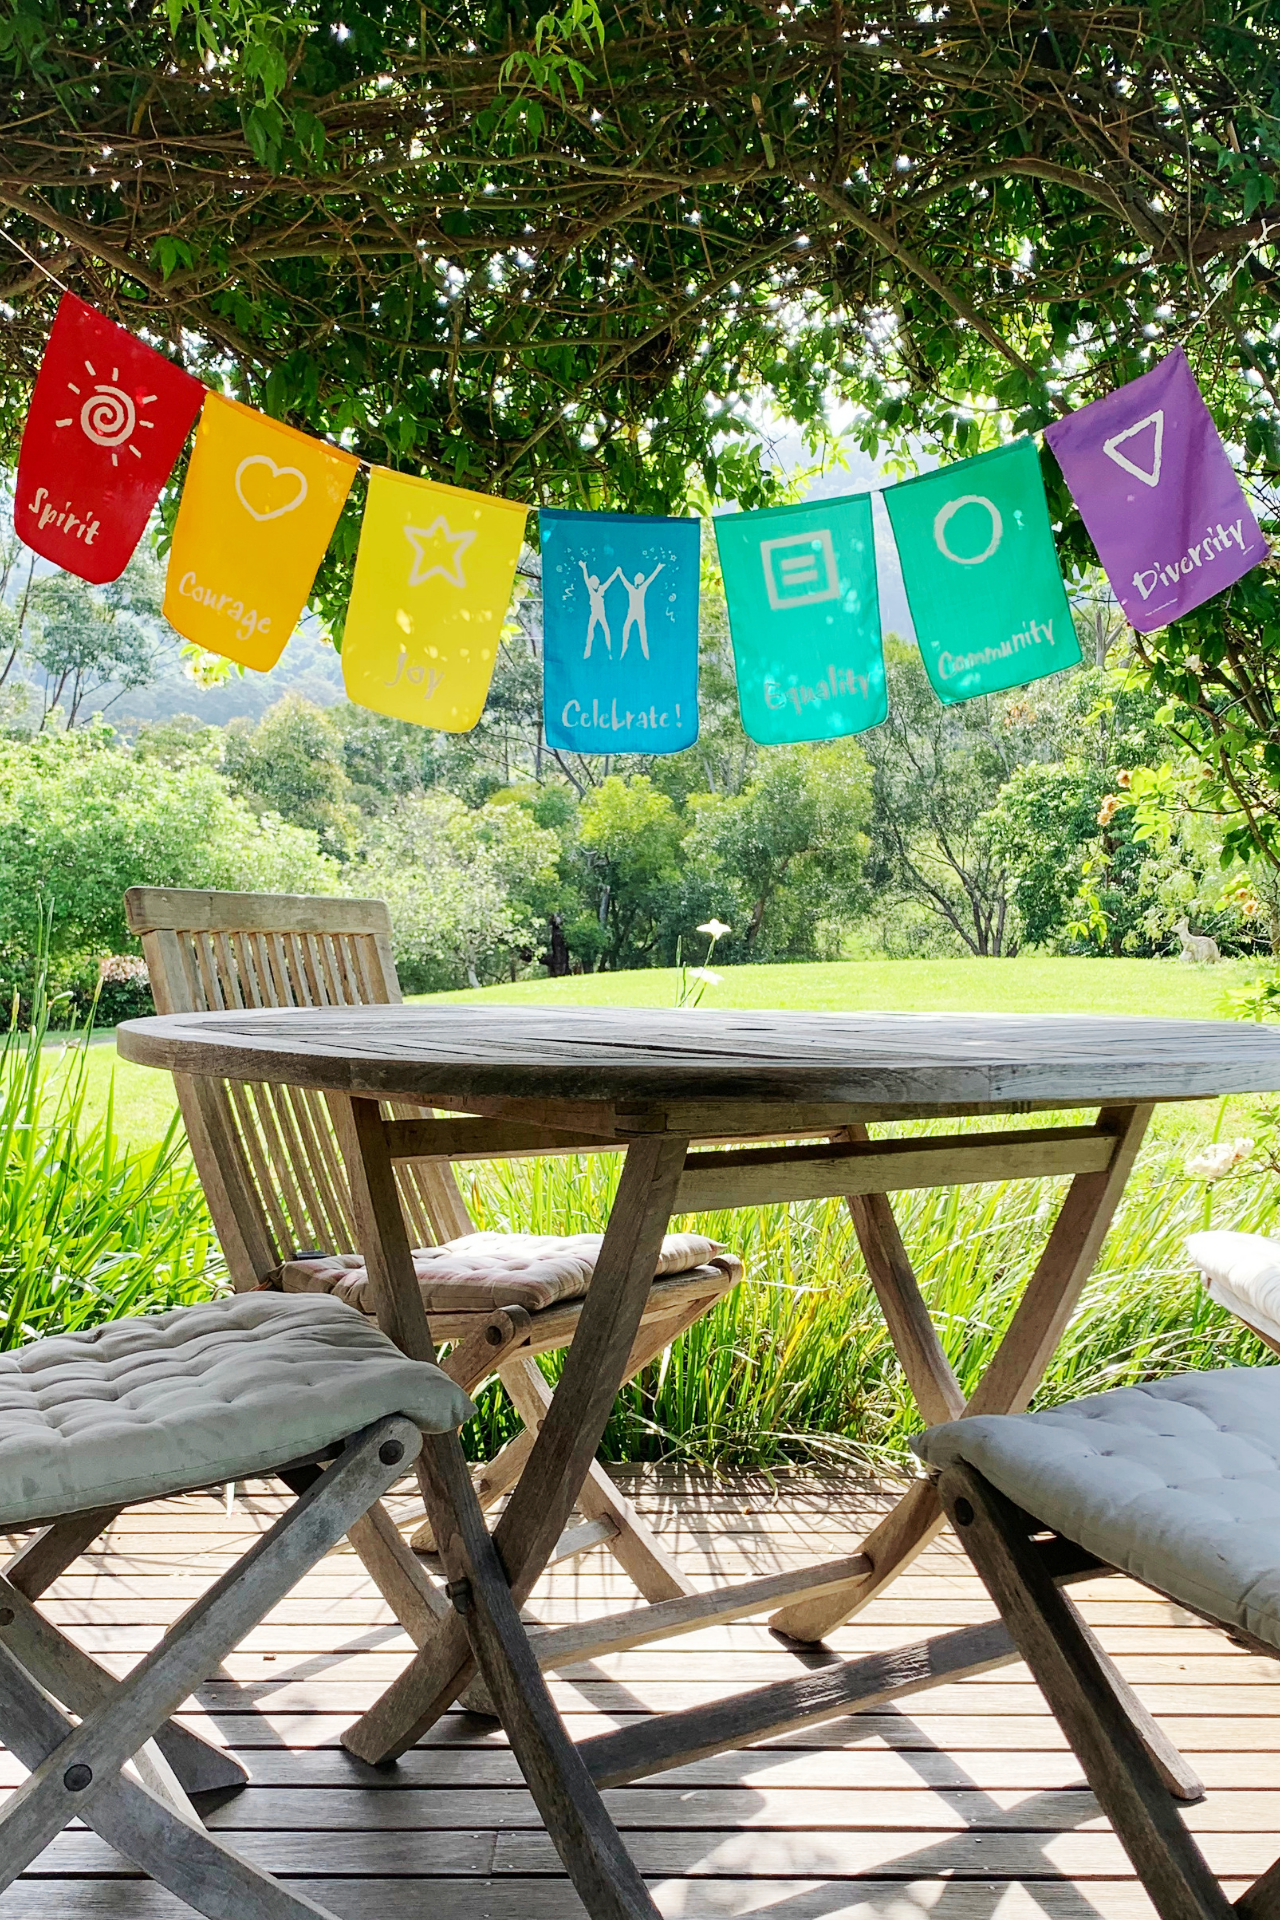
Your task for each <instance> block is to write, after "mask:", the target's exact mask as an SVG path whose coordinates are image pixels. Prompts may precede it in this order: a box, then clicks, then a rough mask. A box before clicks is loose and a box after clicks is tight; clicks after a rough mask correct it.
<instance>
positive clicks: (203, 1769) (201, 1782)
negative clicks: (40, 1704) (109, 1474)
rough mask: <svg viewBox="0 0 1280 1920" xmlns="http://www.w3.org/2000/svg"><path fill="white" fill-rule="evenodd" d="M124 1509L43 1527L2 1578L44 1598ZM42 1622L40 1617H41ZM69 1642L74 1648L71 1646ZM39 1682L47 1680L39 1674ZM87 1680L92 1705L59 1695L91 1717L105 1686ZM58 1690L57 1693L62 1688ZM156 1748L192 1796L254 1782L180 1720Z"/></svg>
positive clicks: (103, 1677) (109, 1680)
mask: <svg viewBox="0 0 1280 1920" xmlns="http://www.w3.org/2000/svg"><path fill="white" fill-rule="evenodd" d="M120 1511H121V1509H120V1508H119V1507H97V1508H95V1509H93V1511H91V1512H88V1513H77V1514H72V1515H71V1517H70V1518H69V1519H67V1520H57V1521H55V1522H54V1524H53V1525H52V1526H50V1527H44V1528H42V1530H41V1531H40V1532H39V1533H37V1534H35V1535H33V1537H32V1538H31V1539H30V1540H28V1542H27V1544H26V1545H25V1547H22V1548H21V1549H20V1550H19V1552H17V1553H15V1554H14V1556H13V1558H12V1559H11V1560H10V1561H9V1562H8V1564H7V1566H6V1567H5V1569H4V1572H3V1575H2V1576H0V1579H2V1580H3V1581H5V1582H7V1583H8V1584H9V1586H10V1587H11V1588H12V1589H13V1590H14V1591H16V1592H17V1593H18V1594H21V1595H22V1596H23V1597H24V1598H25V1599H26V1600H28V1601H31V1600H36V1599H38V1598H39V1597H40V1595H41V1594H42V1593H44V1592H46V1591H47V1589H48V1588H49V1587H51V1586H52V1585H53V1583H54V1581H55V1580H57V1579H58V1578H59V1577H60V1576H61V1575H62V1574H64V1573H65V1572H66V1570H67V1568H68V1567H69V1566H72V1565H73V1564H74V1562H75V1561H76V1560H78V1559H79V1558H80V1555H81V1554H82V1553H83V1552H84V1551H85V1549H86V1547H88V1546H90V1545H92V1543H93V1541H95V1540H96V1539H97V1538H98V1535H99V1534H100V1533H105V1531H106V1530H107V1528H108V1527H109V1526H110V1525H111V1523H112V1521H113V1520H114V1519H115V1517H116V1515H117V1514H118V1513H119V1512H120ZM36 1618H37V1619H39V1618H40V1616H39V1615H36ZM42 1624H44V1623H42ZM65 1644H66V1645H68V1646H69V1645H70V1642H66V1643H65ZM74 1652H75V1653H76V1655H77V1656H78V1657H80V1658H83V1659H84V1660H85V1662H86V1663H87V1667H88V1668H91V1669H92V1670H93V1673H94V1674H95V1675H97V1676H100V1685H101V1686H105V1687H107V1688H111V1687H114V1686H115V1684H116V1683H115V1679H114V1677H113V1676H112V1675H110V1674H108V1673H106V1672H105V1671H104V1670H103V1669H102V1668H101V1667H99V1666H98V1664H97V1662H96V1661H93V1660H89V1658H88V1656H87V1655H83V1656H80V1654H79V1649H78V1648H76V1649H74ZM27 1664H28V1666H30V1664H31V1663H30V1662H29V1661H28V1662H27ZM32 1671H33V1672H35V1669H34V1668H32ZM36 1678H37V1679H40V1678H41V1676H40V1674H39V1673H37V1674H36ZM84 1682H85V1692H84V1698H85V1701H86V1702H87V1704H85V1705H79V1704H77V1702H76V1701H75V1700H72V1699H70V1698H69V1697H68V1696H66V1695H61V1696H59V1697H60V1698H65V1699H66V1701H67V1705H68V1706H69V1707H71V1708H72V1710H73V1711H74V1712H76V1713H87V1712H88V1711H89V1706H90V1705H91V1704H92V1703H93V1701H94V1700H95V1699H97V1698H100V1697H101V1694H100V1692H99V1693H98V1694H95V1693H94V1692H93V1687H94V1685H97V1684H99V1682H95V1681H90V1680H89V1679H88V1677H87V1674H86V1675H85V1676H84ZM43 1684H49V1683H47V1682H44V1683H43ZM53 1691H55V1692H56V1688H54V1689H53ZM156 1745H157V1746H158V1747H159V1749H160V1751H161V1753H162V1754H163V1755H164V1757H165V1760H166V1761H167V1762H168V1764H169V1765H170V1766H171V1767H172V1768H173V1771H174V1773H175V1774H176V1776H177V1778H178V1782H179V1784H180V1785H181V1787H182V1788H183V1790H184V1792H186V1793H235V1792H237V1791H238V1790H239V1789H240V1788H241V1787H243V1786H244V1784H245V1782H246V1781H247V1780H248V1778H249V1775H248V1773H247V1771H246V1770H245V1768H244V1767H242V1766H241V1764H240V1762H239V1761H238V1760H237V1759H236V1757H235V1755H234V1754H231V1753H227V1752H226V1750H225V1749H224V1748H222V1747H216V1746H214V1745H213V1743H212V1741H209V1740H202V1739H201V1738H200V1736H199V1734H196V1733H192V1732H191V1730H190V1729H189V1728H188V1727H182V1726H179V1725H178V1724H177V1722H176V1721H172V1720H171V1721H170V1722H169V1724H168V1725H167V1726H164V1727H161V1729H160V1731H159V1732H158V1733H157V1735H156Z"/></svg>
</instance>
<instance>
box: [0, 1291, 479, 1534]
mask: <svg viewBox="0 0 1280 1920" xmlns="http://www.w3.org/2000/svg"><path fill="white" fill-rule="evenodd" d="M474 1412H475V1408H474V1407H473V1406H472V1404H471V1402H470V1400H469V1399H468V1398H467V1396H466V1394H465V1393H463V1391H462V1389H461V1388H460V1387H457V1386H455V1385H454V1383H453V1381H452V1380H450V1379H449V1377H448V1375H447V1374H445V1373H442V1372H441V1370H440V1369H439V1367H432V1366H428V1365H426V1364H425V1363H424V1362H422V1361H417V1360H408V1359H406V1358H405V1356H404V1354H402V1353H401V1352H400V1349H399V1348H398V1347H396V1346H394V1345H393V1344H392V1342H391V1341H390V1340H388V1339H387V1338H386V1336H385V1335H384V1334H382V1333H380V1332H379V1331H378V1329H377V1328H376V1327H375V1326H372V1325H371V1324H370V1322H369V1321H368V1320H366V1319H365V1317H364V1316H363V1314H359V1313H357V1312H356V1311H355V1309H354V1308H352V1307H346V1306H343V1305H342V1304H341V1302H340V1301H337V1300H331V1299H329V1298H328V1297H327V1296H325V1295H323V1294H303V1295H299V1296H295V1297H293V1298H292V1299H285V1298H284V1297H283V1296H282V1295H280V1294H274V1293H241V1294H235V1295H233V1296H232V1297H231V1298H230V1299H225V1300H211V1301H209V1302H207V1303H205V1304H202V1305H200V1306H194V1307H178V1308H175V1309H174V1310H173V1311H172V1312H170V1313H158V1314H153V1315H149V1316H148V1317H147V1318H145V1319H137V1320H111V1321H108V1322H107V1323H106V1324H105V1325H103V1326H100V1327H94V1328H92V1329H91V1330H90V1331H88V1332H86V1333H68V1334H59V1335H56V1336H54V1337H53V1338H51V1339H48V1340H37V1341H34V1342H33V1343H32V1345H30V1346H28V1347H20V1348H18V1349H17V1350H16V1351H15V1352H13V1353H4V1354H0V1526H21V1525H22V1524H23V1523H24V1522H26V1521H31V1520H37V1519H39V1520H48V1519H54V1518H56V1517H57V1516H58V1515H60V1514H64V1513H75V1512H79V1511H81V1510H83V1509H85V1508H88V1507H104V1506H112V1505H120V1506H123V1505H126V1504H127V1503H128V1502H129V1501H133V1500H145V1499H152V1498H157V1497H159V1496H160V1495H163V1494H166V1493H178V1492H182V1491H184V1490H186V1489H187V1488H190V1487H199V1486H208V1485H210V1484H211V1483H217V1482H220V1481H227V1480H243V1479H246V1478H247V1477H248V1476H249V1475H251V1474H255V1473H261V1472H264V1471H267V1470H269V1469H270V1468H272V1467H278V1466H283V1465H285V1464H287V1462H289V1461H290V1460H298V1459H301V1458H303V1457H305V1456H306V1455H307V1454H310V1453H314V1452H316V1451H317V1450H318V1449H319V1448H321V1447H325V1446H328V1445H329V1444H330V1443H331V1442H333V1441H335V1440H343V1439H346V1438H347V1436H348V1435H349V1434H352V1433H355V1432H357V1431H358V1430H359V1429H360V1428H361V1427H366V1426H368V1425H369V1424H370V1422H372V1421H374V1420H380V1419H382V1418H383V1416H384V1415H386V1414H390V1413H403V1414H407V1415H408V1417H409V1418H410V1419H411V1420H414V1421H416V1423H417V1424H418V1426H420V1427H421V1428H423V1429H424V1431H426V1432H428V1433H445V1432H448V1431H449V1430H450V1429H451V1428H454V1427H457V1426H460V1425H461V1423H462V1422H463V1421H464V1420H467V1419H469V1418H470V1416H471V1415H472V1414H473V1413H474Z"/></svg>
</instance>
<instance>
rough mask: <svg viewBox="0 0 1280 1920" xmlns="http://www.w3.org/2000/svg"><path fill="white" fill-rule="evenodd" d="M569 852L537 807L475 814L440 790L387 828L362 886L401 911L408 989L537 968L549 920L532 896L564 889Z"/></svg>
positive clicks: (402, 807)
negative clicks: (560, 870)
mask: <svg viewBox="0 0 1280 1920" xmlns="http://www.w3.org/2000/svg"><path fill="white" fill-rule="evenodd" d="M559 853H560V841H559V838H558V837H557V835H556V834H555V833H554V832H553V831H552V830H551V829H550V828H547V827H540V826H539V825H538V824H537V822H536V821H535V820H534V818H533V816H532V814H531V813H530V812H529V810H528V809H527V808H525V807H522V806H518V805H512V804H507V805H498V806H486V807H481V808H479V809H470V808H468V807H467V806H466V805H465V804H464V803H463V802H462V801H461V800H459V799H458V798H457V796H456V795H454V794H448V793H443V792H440V791H436V792H433V793H426V794H421V795H418V796H417V797H415V798H413V799H409V800H405V801H402V802H401V803H400V804H399V805H398V806H396V807H394V808H393V809H392V810H391V811H390V812H389V813H388V814H387V815H386V816H385V817H384V818H383V819H382V820H381V821H380V822H379V823H378V824H377V826H376V828H375V829H374V831H373V837H372V844H371V846H370V848H369V852H368V855H367V857H366V859H365V862H364V863H363V864H362V865H361V866H360V867H358V868H357V869H356V871H355V873H354V875H353V884H355V885H358V886H359V887H360V889H361V891H363V892H368V893H372V894H375V895H377V896H380V897H381V898H383V899H385V900H386V901H387V903H388V905H389V907H390V909H391V919H392V926H393V929H394V943H395V953H396V961H397V964H398V965H399V967H400V971H401V983H402V985H404V986H405V987H406V988H408V989H409V990H410V991H413V992H428V991H432V990H435V989H443V988H448V987H461V986H473V987H474V986H480V985H482V984H484V983H485V982H486V981H490V980H495V979H502V978H503V977H504V976H506V977H511V976H512V975H513V973H514V972H515V971H517V970H518V969H519V968H520V967H521V966H525V965H529V964H530V963H531V962H532V961H533V959H534V947H535V944H536V941H537V938H538V933H539V926H538V921H539V919H540V917H541V915H540V912H539V908H538V905H537V904H536V901H535V900H534V899H533V898H532V897H531V895H532V894H533V893H534V892H535V890H536V889H537V888H538V887H539V886H542V887H545V888H551V887H553V886H554V884H555V880H556V867H557V860H558V857H559Z"/></svg>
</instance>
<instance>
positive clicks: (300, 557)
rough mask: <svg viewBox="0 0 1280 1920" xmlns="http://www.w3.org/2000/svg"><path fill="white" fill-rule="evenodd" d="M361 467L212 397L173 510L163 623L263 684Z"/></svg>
mask: <svg viewBox="0 0 1280 1920" xmlns="http://www.w3.org/2000/svg"><path fill="white" fill-rule="evenodd" d="M359 464H360V462H359V461H358V460H357V459H356V457H355V455H354V454H350V453H339V452H338V450H337V449H336V448H335V447H330V446H326V445H325V443H324V441H323V440H313V439H312V437H311V435H310V434H307V433H299V432H298V431H297V430H296V428H294V427H286V426H283V425H282V424H281V422H280V421H279V420H271V419H269V418H268V417H267V415H266V414H265V413H256V412H255V411H254V409H253V408H252V407H242V406H241V405H240V403H239V402H238V401H236V400H227V399H224V398H223V396H222V395H221V394H217V393H211V394H210V395H209V398H208V399H207V400H206V401H205V404H204V412H203V413H202V414H201V416H200V424H199V426H198V427H197V428H196V443H195V451H194V452H193V454H192V456H191V465H190V467H189V468H188V470H187V482H186V485H185V487H184V488H183V490H182V500H181V503H180V505H179V507H178V521H177V525H176V526H175V528H174V530H173V547H172V550H171V552H170V554H169V572H168V577H167V579H166V581H165V593H164V612H165V618H166V619H167V620H168V621H169V622H170V624H171V625H172V626H174V627H176V628H177V630H178V632H179V633H180V634H182V636H183V638H184V639H186V640H194V641H195V643H196V645H197V646H201V647H205V648H207V649H208V651H209V652H210V653H220V654H223V655H225V657H226V658H227V659H228V660H238V661H239V663H240V664H241V666H244V667H255V668H256V669H257V670H258V672H259V673H265V672H266V670H267V668H268V667H274V665H275V663H276V661H277V660H278V659H279V658H280V655H281V654H282V653H283V652H284V647H285V642H286V641H287V640H288V638H289V635H290V634H291V633H292V632H293V630H294V628H295V627H296V626H297V624H298V621H299V619H300V618H301V616H302V610H303V608H304V607H305V606H306V603H307V595H308V594H309V593H310V591H311V588H312V584H313V583H314V581H315V577H316V572H317V570H318V568H319V565H320V562H321V561H322V560H323V558H324V551H325V548H326V547H327V546H328V544H329V541H330V538H331V537H332V534H333V529H334V527H335V526H336V525H337V523H338V515H339V514H340V513H341V512H342V506H343V502H344V501H345V499H346V497H347V495H348V493H349V492H350V491H351V482H352V481H353V480H354V479H355V476H356V468H357V467H358V466H359Z"/></svg>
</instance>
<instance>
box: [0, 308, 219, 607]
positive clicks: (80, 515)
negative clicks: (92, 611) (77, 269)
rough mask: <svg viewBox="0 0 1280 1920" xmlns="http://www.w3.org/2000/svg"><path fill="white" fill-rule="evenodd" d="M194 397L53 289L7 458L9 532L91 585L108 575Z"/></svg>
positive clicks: (137, 533)
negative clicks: (15, 444)
mask: <svg viewBox="0 0 1280 1920" xmlns="http://www.w3.org/2000/svg"><path fill="white" fill-rule="evenodd" d="M204 396H205V388H204V387H203V386H202V385H201V383H200V381H199V380H193V379H192V378H191V375H190V374H189V373H184V372H183V370H182V368H181V367H175V366H174V364H173V362H172V361H171V360H166V359H165V358H164V356H163V354H159V353H156V352H154V351H153V349H152V348H151V347H149V346H147V345H146V344H145V342H144V341H142V340H136V339H135V338H134V336H133V335H132V334H131V333H126V332H125V330H124V328H123V327H118V326H116V324H115V322H114V321H112V320H108V319H107V317H106V315H105V314H104V313H99V312H98V311H97V309H96V308H94V307H90V306H86V305H85V302H84V301H83V300H77V298H76V296H75V294H74V293H64V294H63V296H62V299H61V300H60V301H59V303H58V312H57V316H56V318H55V320H54V323H53V330H52V332H51V333H50V335H49V344H48V346H47V347H46V348H45V352H44V359H43V361H42V363H41V367H40V373H39V377H38V378H37V380H36V384H35V391H34V392H33V393H32V396H31V410H30V412H29V413H28V415H27V424H26V428H25V430H24V432H23V435H22V449H21V452H20V453H19V455H18V478H17V482H16V485H15V488H14V525H15V526H16V528H17V531H18V533H19V535H20V536H21V538H22V539H23V540H25V541H26V543H27V545H28V546H29V547H31V548H33V549H34V550H35V552H36V553H38V554H40V555H41V556H42V557H43V558H44V559H46V560H52V561H53V563H54V565H55V566H59V567H65V568H66V570H67V572H68V573H74V574H78V575H79V577H80V579H82V580H88V581H91V582H92V583H93V585H95V586H102V585H104V584H105V583H106V582H107V581H108V580H118V579H119V577H120V575H121V574H122V573H123V572H124V570H125V568H126V567H127V566H128V564H129V561H130V559H131V558H132V556H133V552H134V549H135V548H136V546H137V544H138V542H139V540H141V538H142V535H143V533H144V531H145V530H146V525H147V521H148V519H149V518H150V516H151V511H152V508H153V507H154V506H155V504H156V501H157V500H158V499H159V497H160V489H161V487H162V486H163V485H164V483H165V481H166V480H167V479H168V478H169V475H170V473H171V472H172V471H173V464H174V462H175V460H176V459H177V457H178V455H179V453H181V451H182V443H183V441H184V440H185V439H186V437H187V435H188V433H189V432H190V431H191V423H192V421H193V420H194V419H195V417H196V415H197V414H198V413H199V411H200V403H201V402H202V400H203V399H204Z"/></svg>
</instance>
